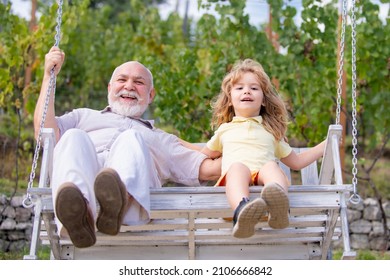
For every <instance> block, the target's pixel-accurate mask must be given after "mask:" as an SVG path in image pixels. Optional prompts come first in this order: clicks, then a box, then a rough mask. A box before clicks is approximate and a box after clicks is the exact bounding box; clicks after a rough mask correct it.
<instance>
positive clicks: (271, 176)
mask: <svg viewBox="0 0 390 280" xmlns="http://www.w3.org/2000/svg"><path fill="white" fill-rule="evenodd" d="M257 183H258V184H259V185H264V186H265V185H267V184H268V183H277V184H279V185H280V186H282V187H283V189H284V190H285V191H286V192H287V191H288V187H289V186H290V182H289V180H288V178H287V176H286V174H284V172H283V171H282V169H281V168H280V167H279V165H278V164H277V163H276V162H274V161H270V162H268V163H267V164H265V165H264V166H263V167H262V168H261V170H260V172H259V176H258V182H257Z"/></svg>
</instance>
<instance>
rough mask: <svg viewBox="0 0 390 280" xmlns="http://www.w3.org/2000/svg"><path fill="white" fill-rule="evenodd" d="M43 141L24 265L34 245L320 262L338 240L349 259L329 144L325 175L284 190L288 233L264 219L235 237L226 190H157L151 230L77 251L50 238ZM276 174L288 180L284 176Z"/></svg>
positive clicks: (59, 255)
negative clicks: (242, 236) (247, 232)
mask: <svg viewBox="0 0 390 280" xmlns="http://www.w3.org/2000/svg"><path fill="white" fill-rule="evenodd" d="M338 133H339V130H338V126H337V127H333V128H332V127H331V129H330V132H329V135H328V139H331V138H332V137H333V135H338ZM44 137H45V138H44V139H45V140H44V141H45V142H44V147H45V148H44V155H43V157H42V168H41V178H40V184H39V187H38V188H32V189H30V190H29V192H30V194H31V195H32V196H34V197H37V203H36V206H35V215H36V219H35V221H34V229H33V237H32V244H31V249H30V255H28V256H25V259H35V258H36V249H37V246H38V244H39V240H41V242H42V244H49V245H50V247H51V250H52V258H55V259H326V258H329V252H330V249H331V243H332V241H333V240H337V239H340V238H342V239H343V242H344V255H343V256H344V258H346V259H350V258H354V257H355V252H353V251H351V250H350V248H349V235H348V224H347V219H346V203H345V201H346V199H347V198H348V196H349V193H350V192H351V190H352V187H351V185H346V184H342V182H340V178H336V179H335V180H332V179H329V178H324V177H323V176H328V177H329V176H333V174H336V176H338V175H337V174H338V171H334V169H335V166H337V164H332V162H331V163H330V164H329V160H330V161H337V160H339V157H338V151H336V152H335V151H333V152H332V151H329V149H331V145H332V143H328V145H327V149H326V152H325V158H324V160H323V161H324V162H326V167H325V169H326V170H322V169H321V173H320V175H318V171H317V165H316V163H313V164H312V165H311V166H309V167H307V168H305V169H303V170H302V171H301V176H302V177H301V183H302V184H301V185H292V186H291V187H290V189H289V199H290V225H289V227H288V228H286V229H281V230H275V229H271V228H269V226H268V223H267V217H263V219H262V221H261V222H260V223H259V224H258V225H257V226H256V232H255V235H254V236H253V237H251V238H246V239H237V238H234V237H233V236H232V234H231V230H232V222H231V221H230V220H229V218H230V217H231V216H232V210H231V209H230V207H229V205H228V202H227V199H226V195H225V193H224V188H219V187H211V186H202V187H182V186H180V187H176V186H175V187H163V188H158V189H152V190H151V210H152V211H151V217H152V221H151V222H150V223H148V224H146V225H137V226H122V227H121V230H120V233H119V234H118V235H117V236H110V235H105V234H101V233H99V232H97V242H96V244H95V245H94V246H92V247H90V248H84V249H79V248H75V247H74V246H73V245H72V243H71V242H70V240H68V239H61V238H59V236H58V234H57V232H56V225H55V223H54V213H53V203H52V199H51V189H50V188H49V178H50V172H51V171H50V170H51V162H52V159H51V156H50V154H52V149H53V147H54V142H52V143H49V142H51V141H53V139H54V138H53V136H52V134H51V132H50V131H48V130H46V131H45V135H44ZM336 140H337V139H336ZM336 140H335V141H336ZM337 141H338V140H337ZM328 142H332V141H328ZM296 150H297V151H298V152H299V150H300V149H296ZM282 168H283V170H284V171H285V172H286V174H287V175H288V176H289V177H290V178H291V174H290V171H289V170H288V169H286V167H285V166H282ZM321 168H324V164H322V167H321ZM329 168H330V169H332V172H330V171H329V170H328V169H329ZM324 174H325V175H324ZM333 181H335V182H337V184H336V183H332V182H333ZM320 183H321V184H320ZM261 190H262V187H261V186H255V187H251V189H250V195H251V197H258V196H259V195H260V194H261Z"/></svg>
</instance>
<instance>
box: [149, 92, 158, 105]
mask: <svg viewBox="0 0 390 280" xmlns="http://www.w3.org/2000/svg"><path fill="white" fill-rule="evenodd" d="M155 96H156V91H155V90H154V88H152V89H151V90H150V93H149V104H150V103H152V102H153V100H154V97H155Z"/></svg>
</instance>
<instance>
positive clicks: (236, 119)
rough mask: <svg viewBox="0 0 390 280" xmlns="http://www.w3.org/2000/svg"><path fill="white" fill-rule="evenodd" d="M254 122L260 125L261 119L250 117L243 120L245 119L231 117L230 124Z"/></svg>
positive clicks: (259, 117)
mask: <svg viewBox="0 0 390 280" xmlns="http://www.w3.org/2000/svg"><path fill="white" fill-rule="evenodd" d="M250 121H252V122H256V123H259V124H261V123H262V122H263V118H262V117H261V116H256V117H251V118H245V117H237V116H236V117H233V119H232V123H239V122H250Z"/></svg>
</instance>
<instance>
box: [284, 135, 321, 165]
mask: <svg viewBox="0 0 390 280" xmlns="http://www.w3.org/2000/svg"><path fill="white" fill-rule="evenodd" d="M325 144H326V140H324V141H322V142H321V143H320V144H318V145H317V146H315V147H313V148H310V149H308V150H306V151H304V152H302V153H299V154H297V153H295V152H294V151H292V152H291V153H290V154H289V155H288V156H287V157H285V158H282V159H280V161H281V162H283V163H284V164H285V165H287V166H288V167H290V168H291V169H293V170H301V169H302V168H304V167H306V166H308V165H309V164H311V163H312V162H314V161H316V160H317V159H319V158H320V157H321V156H322V155H323V154H324V149H325Z"/></svg>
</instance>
